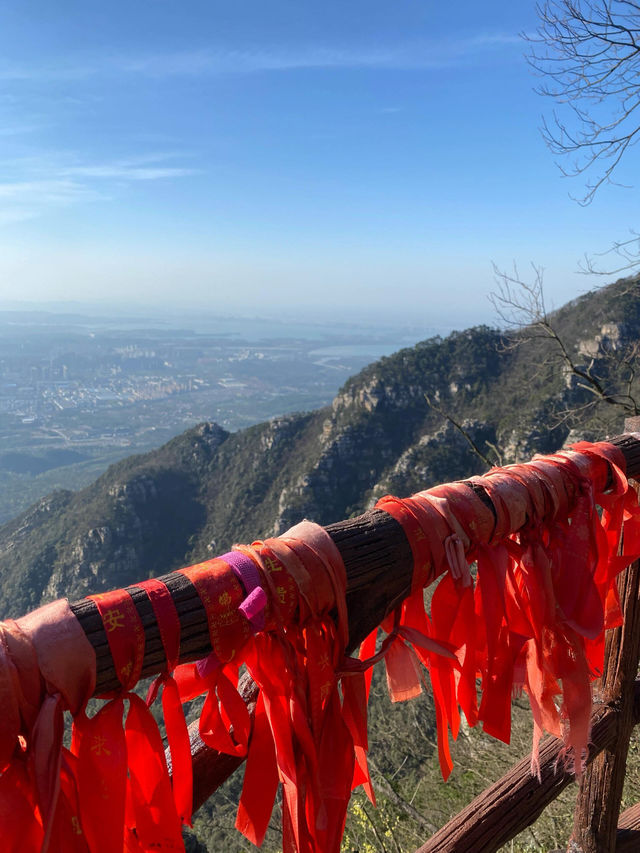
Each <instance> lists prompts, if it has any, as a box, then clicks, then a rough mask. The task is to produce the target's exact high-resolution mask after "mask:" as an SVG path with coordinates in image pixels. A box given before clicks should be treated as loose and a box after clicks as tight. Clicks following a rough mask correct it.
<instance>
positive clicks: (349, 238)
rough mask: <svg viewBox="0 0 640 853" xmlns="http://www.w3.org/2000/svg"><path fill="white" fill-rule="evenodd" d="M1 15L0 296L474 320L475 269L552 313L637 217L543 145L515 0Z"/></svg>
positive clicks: (32, 9)
mask: <svg viewBox="0 0 640 853" xmlns="http://www.w3.org/2000/svg"><path fill="white" fill-rule="evenodd" d="M0 10H1V12H0V46H1V50H0V300H7V299H25V300H34V301H41V300H60V299H73V300H77V299H82V300H92V299H96V300H100V301H102V302H110V301H113V302H119V303H123V302H126V303H129V304H131V305H136V306H144V305H160V304H162V305H165V304H168V305H171V304H174V305H176V306H179V305H183V306H185V307H190V308H191V307H194V306H195V307H197V306H206V307H208V308H210V309H215V308H218V309H220V310H223V311H224V310H240V311H248V310H250V311H251V312H252V313H260V312H261V311H267V310H279V311H284V312H288V313H291V314H298V315H304V314H310V315H311V316H313V315H314V314H319V313H322V314H323V315H325V316H327V315H330V314H331V313H332V312H333V313H335V314H340V313H344V312H353V313H358V312H360V313H361V314H362V316H366V317H369V316H370V317H374V316H376V315H378V316H380V315H383V316H385V317H387V318H389V317H391V316H393V317H397V318H398V319H404V318H406V319H415V317H416V316H417V315H420V316H424V317H425V318H429V320H430V321H431V320H433V322H440V321H443V322H447V323H449V322H450V323H452V324H454V325H467V324H469V323H471V322H474V321H478V322H479V321H485V320H491V318H492V313H491V308H490V306H489V304H488V302H487V298H486V297H487V293H488V292H489V291H490V290H491V288H492V283H493V279H492V272H491V263H492V261H494V262H496V263H497V264H498V265H499V266H502V267H509V266H510V265H511V264H512V262H513V261H516V262H517V263H518V264H519V265H520V267H521V269H523V270H526V268H527V265H528V264H529V262H531V261H533V262H535V263H537V264H540V265H542V266H544V267H545V269H546V289H547V295H548V299H549V301H550V302H555V303H556V304H561V303H562V302H564V301H566V300H567V299H569V298H572V297H573V296H575V295H577V294H579V293H581V292H584V290H586V289H588V288H589V287H590V286H592V285H593V283H594V282H593V281H590V280H588V279H585V277H584V276H580V275H577V274H576V268H577V264H578V261H579V259H580V258H581V257H582V255H583V254H584V253H585V252H593V251H599V250H603V249H605V248H606V247H607V246H608V245H609V244H610V243H611V242H612V241H613V240H615V239H620V238H623V237H624V236H625V235H626V234H627V233H628V231H629V229H630V228H632V227H634V225H637V221H636V220H635V219H634V213H635V210H636V207H637V206H636V204H635V192H634V190H629V189H622V188H620V187H604V188H603V189H602V191H601V192H600V193H599V194H598V195H597V196H596V199H595V201H594V202H593V203H592V205H591V206H589V207H587V208H583V207H580V206H579V205H578V204H577V203H576V202H575V201H573V200H572V199H571V198H570V194H571V193H573V194H574V195H580V192H581V189H582V186H581V184H580V183H578V182H571V181H567V180H566V179H562V178H561V177H560V174H559V171H558V169H557V167H556V165H555V164H554V160H553V157H552V155H551V154H550V153H549V151H548V150H547V149H546V148H545V146H544V143H543V141H542V139H541V138H540V135H539V132H538V128H539V125H540V118H541V114H542V113H543V112H545V111H547V112H548V110H549V109H550V107H551V104H549V103H546V102H545V101H544V100H543V99H542V98H540V97H539V96H538V95H536V94H535V93H534V92H533V86H534V85H535V82H536V81H535V79H534V78H533V76H532V74H531V72H530V70H529V68H528V66H527V64H526V63H525V61H524V59H523V54H524V52H525V45H524V44H523V42H522V40H521V39H520V37H519V33H521V32H522V31H529V32H531V31H532V29H533V28H534V27H535V23H536V18H535V8H534V4H533V2H531V3H530V2H528V0H518V2H516V3H514V2H513V0H511V2H508V0H499V2H491V0H487V2H485V3H482V4H479V3H477V2H469V0H459V2H457V3H455V4H443V3H442V2H441V0H437V2H435V0H393V2H391V0H386V2H379V0H368V2H362V0H349V2H344V0H340V2H335V0H323V2H322V3H320V2H308V0H297V2H292V0H291V2H290V0H270V2H264V0H258V2H247V1H246V0H234V2H232V3H231V2H225V3H222V2H217V0H207V2H192V0H182V2H175V0H135V2H133V3H132V2H127V3H123V2H119V0H112V2H110V3H108V4H105V3H104V2H101V3H96V2H92V0H84V2H68V0H58V2H56V3H51V2H50V0H40V2H29V0H25V2H22V3H20V4H16V3H11V4H9V3H0ZM634 156H636V157H637V154H635V152H633V151H631V152H630V153H629V154H628V155H627V161H626V162H625V164H624V169H626V173H625V172H624V171H623V172H621V173H620V175H619V177H620V179H621V180H622V181H623V182H626V183H632V176H633V174H634V173H633V157H634ZM625 174H626V180H625ZM629 176H631V177H629Z"/></svg>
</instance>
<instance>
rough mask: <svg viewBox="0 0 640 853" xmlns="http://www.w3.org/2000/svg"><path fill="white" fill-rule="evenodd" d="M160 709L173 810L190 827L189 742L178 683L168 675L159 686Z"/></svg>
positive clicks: (190, 769) (190, 771) (191, 801)
mask: <svg viewBox="0 0 640 853" xmlns="http://www.w3.org/2000/svg"><path fill="white" fill-rule="evenodd" d="M162 712H163V715H164V722H165V727H166V730H167V743H168V746H169V752H170V754H171V784H172V788H173V798H174V802H175V806H176V811H177V813H178V817H179V818H180V821H181V822H182V823H184V824H186V825H187V826H191V811H192V809H193V767H192V762H191V742H190V740H189V729H188V728H187V721H186V720H185V718H184V712H183V710H182V704H181V702H180V693H179V691H178V686H177V684H176V682H175V680H174V679H173V678H171V677H170V676H168V677H167V678H165V681H164V687H163V689H162Z"/></svg>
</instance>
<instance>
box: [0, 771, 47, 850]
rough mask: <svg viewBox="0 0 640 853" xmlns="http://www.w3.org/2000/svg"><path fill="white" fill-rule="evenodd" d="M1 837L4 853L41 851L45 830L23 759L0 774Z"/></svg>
mask: <svg viewBox="0 0 640 853" xmlns="http://www.w3.org/2000/svg"><path fill="white" fill-rule="evenodd" d="M0 837H1V838H2V847H3V850H5V851H6V853H24V851H25V850H34V851H35V850H40V848H41V845H42V842H43V840H44V830H43V828H42V821H41V819H40V812H39V809H38V807H37V804H36V802H35V798H34V796H33V790H32V786H31V781H30V779H29V774H28V772H27V768H26V763H25V761H24V760H22V759H21V760H19V761H15V762H13V763H12V764H11V765H10V766H9V767H7V769H6V770H5V771H4V773H2V775H1V776H0Z"/></svg>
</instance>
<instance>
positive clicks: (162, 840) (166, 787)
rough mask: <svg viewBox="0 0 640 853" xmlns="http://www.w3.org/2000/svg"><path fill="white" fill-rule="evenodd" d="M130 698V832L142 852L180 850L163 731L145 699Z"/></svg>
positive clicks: (128, 788)
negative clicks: (160, 729) (156, 723)
mask: <svg viewBox="0 0 640 853" xmlns="http://www.w3.org/2000/svg"><path fill="white" fill-rule="evenodd" d="M128 699H129V713H128V714H127V721H126V725H125V737H126V747H127V757H128V765H129V784H128V786H127V810H126V811H127V830H128V832H129V833H134V834H135V836H136V839H137V841H138V842H139V844H140V846H141V849H142V850H145V851H147V850H180V849H182V845H183V842H182V831H181V828H180V820H179V818H178V815H177V813H176V809H175V804H174V800H173V792H172V790H171V783H170V781H169V773H168V770H167V765H166V761H165V755H164V747H163V744H162V738H161V737H160V732H159V731H158V727H157V726H156V725H155V721H154V719H153V716H152V714H151V712H150V711H149V709H148V708H147V706H146V704H145V703H144V702H143V701H142V699H140V697H139V696H136V695H135V694H134V693H131V694H129V695H128Z"/></svg>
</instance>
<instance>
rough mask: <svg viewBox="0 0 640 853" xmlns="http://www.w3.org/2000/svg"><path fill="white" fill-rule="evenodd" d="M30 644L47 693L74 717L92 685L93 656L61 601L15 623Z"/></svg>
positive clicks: (71, 613)
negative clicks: (59, 698)
mask: <svg viewBox="0 0 640 853" xmlns="http://www.w3.org/2000/svg"><path fill="white" fill-rule="evenodd" d="M16 625H17V626H18V628H19V629H20V630H21V631H22V632H23V633H24V634H25V635H26V636H27V637H28V638H29V640H30V641H31V643H32V645H33V647H34V649H35V651H36V655H37V658H38V667H39V669H40V673H41V675H42V677H43V678H44V680H45V682H46V685H47V692H48V693H60V694H61V695H62V697H63V699H64V702H65V706H66V707H67V708H68V709H69V710H70V711H71V713H73V714H76V713H77V712H78V711H79V710H80V708H81V707H82V706H83V705H84V703H85V702H86V701H87V699H89V698H90V697H91V696H92V695H93V691H94V689H95V686H96V653H95V650H94V648H93V646H92V645H91V643H90V642H89V640H88V639H87V635H86V634H85V633H84V631H83V630H82V627H81V625H80V623H79V622H78V620H77V619H76V617H75V615H74V613H73V611H72V610H71V608H70V607H69V602H68V601H67V600H66V599H65V598H61V599H59V600H58V601H53V602H51V604H45V605H44V607H39V608H38V610H34V611H33V612H32V613H28V614H27V615H26V616H23V617H22V618H21V619H18V620H16Z"/></svg>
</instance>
